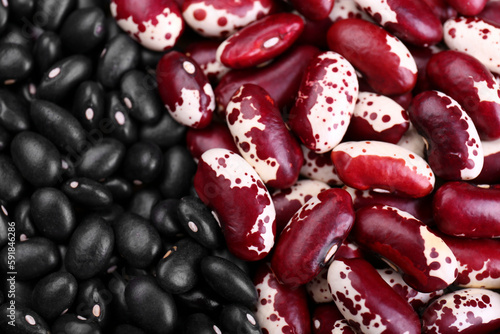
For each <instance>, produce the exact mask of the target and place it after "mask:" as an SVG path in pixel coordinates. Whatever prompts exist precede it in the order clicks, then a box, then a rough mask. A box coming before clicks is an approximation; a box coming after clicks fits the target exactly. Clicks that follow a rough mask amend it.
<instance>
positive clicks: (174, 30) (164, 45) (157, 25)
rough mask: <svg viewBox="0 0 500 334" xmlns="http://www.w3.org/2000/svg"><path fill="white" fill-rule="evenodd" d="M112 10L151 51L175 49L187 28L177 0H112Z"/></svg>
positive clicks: (118, 22) (137, 39)
mask: <svg viewBox="0 0 500 334" xmlns="http://www.w3.org/2000/svg"><path fill="white" fill-rule="evenodd" d="M110 11H111V15H112V16H113V17H114V18H115V20H116V23H117V24H118V26H120V28H122V29H123V30H124V31H125V32H126V33H127V34H128V35H129V36H130V37H132V38H133V39H134V40H136V41H137V42H139V43H140V44H141V45H142V46H144V47H145V48H148V49H150V50H154V51H164V50H168V49H170V48H172V47H173V46H174V45H175V44H176V43H177V41H178V39H179V37H180V36H181V34H182V32H183V31H184V20H183V19H182V16H181V11H180V9H179V6H178V5H177V3H176V2H175V1H174V0H161V1H152V0H148V1H124V0H113V1H111V3H110Z"/></svg>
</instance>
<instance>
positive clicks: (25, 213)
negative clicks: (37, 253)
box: [14, 198, 38, 240]
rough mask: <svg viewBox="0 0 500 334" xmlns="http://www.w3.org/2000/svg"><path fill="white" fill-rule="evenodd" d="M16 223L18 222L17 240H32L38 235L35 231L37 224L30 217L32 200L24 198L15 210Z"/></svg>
mask: <svg viewBox="0 0 500 334" xmlns="http://www.w3.org/2000/svg"><path fill="white" fill-rule="evenodd" d="M14 221H15V222H16V238H17V240H21V239H23V240H24V238H31V237H34V236H36V235H37V234H38V232H37V231H36V229H35V224H33V220H32V219H31V217H30V200H29V198H23V199H21V200H20V201H19V202H17V205H16V207H15V209H14Z"/></svg>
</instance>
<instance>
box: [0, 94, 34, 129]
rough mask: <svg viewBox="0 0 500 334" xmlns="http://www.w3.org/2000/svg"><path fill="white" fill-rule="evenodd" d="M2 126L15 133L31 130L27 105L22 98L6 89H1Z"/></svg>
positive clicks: (0, 118) (0, 122)
mask: <svg viewBox="0 0 500 334" xmlns="http://www.w3.org/2000/svg"><path fill="white" fill-rule="evenodd" d="M0 125H2V126H3V127H4V128H5V129H6V130H7V131H10V132H15V133H17V132H20V131H24V130H28V129H29V128H30V119H29V109H28V106H27V104H26V103H24V101H23V100H22V98H21V97H19V96H17V95H15V94H13V93H12V92H10V91H8V90H6V89H0Z"/></svg>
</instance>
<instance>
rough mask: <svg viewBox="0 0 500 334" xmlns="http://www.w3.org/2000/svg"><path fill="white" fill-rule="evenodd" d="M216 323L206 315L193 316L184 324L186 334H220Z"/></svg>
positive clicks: (197, 314)
mask: <svg viewBox="0 0 500 334" xmlns="http://www.w3.org/2000/svg"><path fill="white" fill-rule="evenodd" d="M220 333H221V330H220V329H219V327H218V326H217V325H216V324H215V322H214V321H213V320H212V319H211V318H210V317H209V316H208V315H206V314H204V313H195V314H191V315H190V316H188V317H187V318H186V321H185V322H184V334H220Z"/></svg>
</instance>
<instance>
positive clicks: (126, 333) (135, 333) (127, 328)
mask: <svg viewBox="0 0 500 334" xmlns="http://www.w3.org/2000/svg"><path fill="white" fill-rule="evenodd" d="M113 334H146V333H144V332H143V331H142V330H141V329H139V328H137V327H135V326H132V325H128V324H122V325H119V326H118V327H116V328H115V331H114V332H113Z"/></svg>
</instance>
